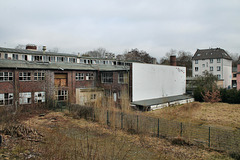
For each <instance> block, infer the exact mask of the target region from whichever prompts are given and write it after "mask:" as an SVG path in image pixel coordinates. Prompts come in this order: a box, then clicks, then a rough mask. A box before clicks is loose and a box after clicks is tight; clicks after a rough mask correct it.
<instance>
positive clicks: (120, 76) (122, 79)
mask: <svg viewBox="0 0 240 160" xmlns="http://www.w3.org/2000/svg"><path fill="white" fill-rule="evenodd" d="M126 82H127V76H126V73H125V74H124V72H119V73H118V83H126Z"/></svg>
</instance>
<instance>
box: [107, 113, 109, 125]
mask: <svg viewBox="0 0 240 160" xmlns="http://www.w3.org/2000/svg"><path fill="white" fill-rule="evenodd" d="M107 125H108V126H109V111H108V110H107Z"/></svg>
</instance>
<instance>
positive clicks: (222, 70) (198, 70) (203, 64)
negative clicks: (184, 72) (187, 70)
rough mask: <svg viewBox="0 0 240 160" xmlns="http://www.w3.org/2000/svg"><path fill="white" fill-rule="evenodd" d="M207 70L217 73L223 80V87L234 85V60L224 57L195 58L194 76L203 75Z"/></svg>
mask: <svg viewBox="0 0 240 160" xmlns="http://www.w3.org/2000/svg"><path fill="white" fill-rule="evenodd" d="M205 71H208V72H209V73H212V74H213V75H216V76H217V77H218V78H219V80H222V81H223V86H222V87H223V88H228V87H231V86H232V60H228V59H224V58H219V59H204V60H193V62H192V76H193V77H197V76H203V75H204V72H205Z"/></svg>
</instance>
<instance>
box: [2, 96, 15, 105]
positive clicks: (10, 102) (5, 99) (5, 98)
mask: <svg viewBox="0 0 240 160" xmlns="http://www.w3.org/2000/svg"><path fill="white" fill-rule="evenodd" d="M10 105H13V93H1V94H0V106H10Z"/></svg>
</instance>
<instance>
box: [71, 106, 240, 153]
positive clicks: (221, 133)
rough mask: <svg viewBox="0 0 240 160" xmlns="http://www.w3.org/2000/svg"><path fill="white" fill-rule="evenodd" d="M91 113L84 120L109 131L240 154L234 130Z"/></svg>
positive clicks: (100, 111) (237, 133)
mask: <svg viewBox="0 0 240 160" xmlns="http://www.w3.org/2000/svg"><path fill="white" fill-rule="evenodd" d="M77 108H78V109H77ZM77 110H79V106H71V111H72V112H76V111H77ZM90 112H91V114H88V116H87V117H84V118H87V119H90V120H94V121H97V122H99V123H101V124H103V125H108V126H110V127H115V128H119V129H123V130H126V131H128V132H129V133H133V134H145V135H149V136H156V137H164V138H169V139H171V138H176V137H179V138H182V139H184V140H185V141H186V142H187V143H189V144H194V145H199V146H203V147H208V148H211V149H215V150H223V151H231V152H235V153H239V152H240V130H237V129H225V128H218V127H215V126H205V125H199V124H194V123H182V122H177V121H171V120H166V119H161V118H154V117H149V116H145V115H142V114H137V113H136V114H133V113H124V112H118V111H111V110H105V109H99V108H94V109H93V111H90Z"/></svg>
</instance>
